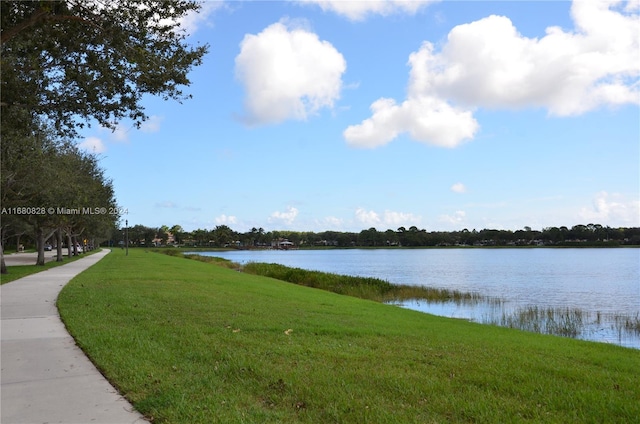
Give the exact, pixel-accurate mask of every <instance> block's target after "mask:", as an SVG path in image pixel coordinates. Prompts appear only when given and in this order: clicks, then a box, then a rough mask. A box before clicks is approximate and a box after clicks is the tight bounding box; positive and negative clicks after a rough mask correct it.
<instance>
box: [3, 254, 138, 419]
mask: <svg viewBox="0 0 640 424" xmlns="http://www.w3.org/2000/svg"><path fill="white" fill-rule="evenodd" d="M108 253H109V251H108V250H103V251H102V252H98V253H96V254H93V255H90V256H87V257H86V258H82V259H79V260H77V261H75V262H71V263H69V264H67V265H62V266H59V267H56V268H52V269H49V270H46V271H42V272H40V273H37V274H33V275H30V276H27V277H24V278H21V279H19V280H16V281H13V282H11V283H7V284H4V285H2V286H0V296H1V300H0V306H1V315H2V333H1V336H0V343H1V346H0V348H1V349H0V350H1V352H0V353H1V356H0V357H1V358H2V363H1V367H2V370H1V374H0V376H1V379H0V382H1V387H0V391H1V393H0V399H1V402H2V403H1V404H0V422H2V423H3V424H19V423H25V424H27V423H28V424H33V423H69V424H70V423H78V424H87V423H97V424H100V423H102V424H124V423H145V422H146V420H145V419H144V418H143V417H142V415H140V414H139V413H138V412H136V411H135V410H134V409H133V407H132V406H131V404H130V403H129V402H127V400H126V399H124V398H123V397H122V396H120V395H119V394H118V392H117V391H116V390H115V389H114V388H113V386H111V384H109V382H108V381H107V380H106V379H105V378H104V377H103V376H102V374H100V372H99V371H98V370H97V369H96V367H95V366H94V365H93V364H92V363H91V362H90V361H89V359H88V358H87V357H86V356H85V355H84V353H83V352H82V351H81V350H80V349H79V348H78V347H77V346H76V344H75V341H74V340H73V338H72V337H71V336H70V335H69V333H68V332H67V331H66V329H65V327H64V325H63V324H62V321H61V320H60V316H59V314H58V309H57V308H56V299H57V297H58V293H59V292H60V290H61V289H62V287H63V286H64V285H65V284H67V283H68V282H69V280H71V279H72V278H73V277H75V276H76V275H77V274H79V273H80V272H82V271H84V270H85V269H87V268H89V267H90V266H91V265H93V264H95V263H96V262H98V261H99V260H100V259H102V258H103V257H104V256H105V255H106V254H108Z"/></svg>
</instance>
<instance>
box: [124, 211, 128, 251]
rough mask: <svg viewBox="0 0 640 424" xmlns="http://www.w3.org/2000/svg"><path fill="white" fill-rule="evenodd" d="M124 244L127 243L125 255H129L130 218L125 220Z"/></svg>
mask: <svg viewBox="0 0 640 424" xmlns="http://www.w3.org/2000/svg"><path fill="white" fill-rule="evenodd" d="M124 240H125V241H124V245H125V252H126V253H125V256H129V220H128V219H125V220H124Z"/></svg>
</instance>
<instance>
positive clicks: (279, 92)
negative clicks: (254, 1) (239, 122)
mask: <svg viewBox="0 0 640 424" xmlns="http://www.w3.org/2000/svg"><path fill="white" fill-rule="evenodd" d="M290 26H292V25H289V26H287V23H286V22H278V23H275V24H272V25H270V26H269V27H267V28H265V29H264V30H263V31H262V32H261V33H259V34H257V35H253V34H247V35H245V37H244V40H243V41H242V43H241V44H240V54H239V55H238V56H237V57H236V60H235V66H236V77H237V78H238V80H239V81H240V82H241V83H242V84H243V85H244V88H245V92H246V94H245V102H244V103H245V109H246V111H245V112H246V114H247V116H246V121H247V123H249V124H251V125H259V124H272V123H279V122H282V121H285V120H287V119H297V120H305V119H306V118H307V117H308V116H309V115H312V114H314V113H317V112H318V111H319V110H320V109H322V108H332V107H333V105H334V102H335V101H336V100H337V99H338V98H339V97H340V91H341V88H342V74H343V73H344V72H345V70H346V68H347V65H346V61H345V59H344V57H343V56H342V54H340V52H338V50H336V49H335V47H333V45H331V43H329V42H327V41H321V40H320V39H319V38H318V36H317V35H316V34H314V33H312V32H309V31H308V30H306V29H304V28H300V27H290Z"/></svg>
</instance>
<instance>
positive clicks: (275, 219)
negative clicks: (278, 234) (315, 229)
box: [269, 206, 298, 225]
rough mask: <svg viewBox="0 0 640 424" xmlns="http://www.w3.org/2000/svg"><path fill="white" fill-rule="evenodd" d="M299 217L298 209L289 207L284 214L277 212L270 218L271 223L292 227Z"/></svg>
mask: <svg viewBox="0 0 640 424" xmlns="http://www.w3.org/2000/svg"><path fill="white" fill-rule="evenodd" d="M297 216H298V209H297V208H294V207H293V206H288V207H287V210H286V211H284V212H280V211H276V212H273V213H272V214H271V216H270V217H269V222H270V223H281V224H287V225H291V224H293V221H295V220H296V217H297Z"/></svg>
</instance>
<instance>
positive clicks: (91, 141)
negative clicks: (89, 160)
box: [78, 137, 107, 153]
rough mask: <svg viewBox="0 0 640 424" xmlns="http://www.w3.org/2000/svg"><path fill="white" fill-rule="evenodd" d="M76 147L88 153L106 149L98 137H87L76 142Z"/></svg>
mask: <svg viewBox="0 0 640 424" xmlns="http://www.w3.org/2000/svg"><path fill="white" fill-rule="evenodd" d="M78 147H79V148H81V149H83V150H86V151H88V152H90V153H103V152H106V151H107V147H106V146H105V145H104V143H103V142H102V140H101V139H99V138H98V137H87V138H85V139H84V141H82V142H81V143H79V144H78Z"/></svg>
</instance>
